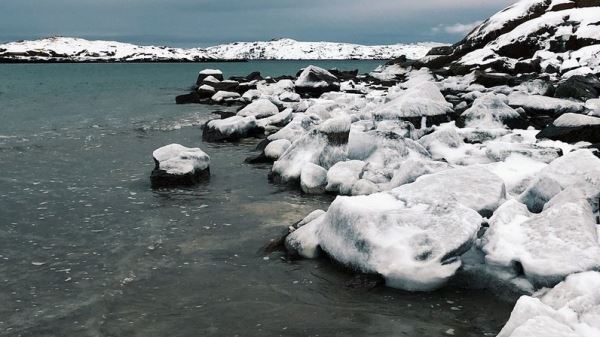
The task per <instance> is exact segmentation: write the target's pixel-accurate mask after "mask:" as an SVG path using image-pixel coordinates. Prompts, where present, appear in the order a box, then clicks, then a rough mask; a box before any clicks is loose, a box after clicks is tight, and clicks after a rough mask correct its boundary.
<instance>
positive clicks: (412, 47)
mask: <svg viewBox="0 0 600 337" xmlns="http://www.w3.org/2000/svg"><path fill="white" fill-rule="evenodd" d="M442 45H443V44H440V43H434V42H423V43H414V44H393V45H379V46H365V45H357V44H350V43H335V42H300V41H296V40H292V39H277V40H272V41H267V42H236V43H230V44H223V45H219V46H215V47H210V48H207V49H206V50H207V52H208V53H209V54H210V55H213V56H214V57H216V58H221V59H236V58H238V59H248V60H259V59H260V60H347V59H375V60H388V59H393V58H397V57H400V56H402V55H406V57H407V58H409V59H419V58H421V57H423V56H425V54H427V52H428V51H429V50H430V49H431V48H433V47H438V46H442Z"/></svg>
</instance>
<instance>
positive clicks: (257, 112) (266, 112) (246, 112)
mask: <svg viewBox="0 0 600 337" xmlns="http://www.w3.org/2000/svg"><path fill="white" fill-rule="evenodd" d="M278 113H279V109H278V108H277V106H276V105H275V104H273V103H272V102H271V101H269V100H268V99H257V100H255V101H254V102H252V103H250V104H248V105H247V106H245V107H244V108H243V109H242V110H240V111H238V113H237V115H238V116H242V117H249V116H254V117H255V118H256V119H260V118H265V117H270V116H273V115H276V114H278Z"/></svg>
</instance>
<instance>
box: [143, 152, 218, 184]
mask: <svg viewBox="0 0 600 337" xmlns="http://www.w3.org/2000/svg"><path fill="white" fill-rule="evenodd" d="M152 157H153V158H154V163H155V168H154V170H153V171H152V174H151V176H150V180H151V182H152V187H155V188H156V187H168V186H178V185H193V184H196V183H198V182H200V181H201V180H204V179H207V178H208V177H209V176H210V168H209V166H210V157H209V156H208V155H207V154H206V153H204V151H202V150H200V149H199V148H188V147H185V146H182V145H179V144H171V145H167V146H163V147H161V148H159V149H156V150H155V151H154V152H152Z"/></svg>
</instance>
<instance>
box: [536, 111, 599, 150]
mask: <svg viewBox="0 0 600 337" xmlns="http://www.w3.org/2000/svg"><path fill="white" fill-rule="evenodd" d="M536 138H538V139H552V140H560V141H563V142H565V143H577V142H589V143H592V144H598V143H600V118H598V117H593V116H586V115H581V114H574V113H566V114H563V115H561V116H560V117H558V118H557V119H556V120H555V121H554V122H553V123H552V124H551V125H549V126H547V127H546V128H544V129H543V130H542V131H540V132H539V133H538V134H537V135H536Z"/></svg>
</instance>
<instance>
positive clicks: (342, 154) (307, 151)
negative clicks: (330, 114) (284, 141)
mask: <svg viewBox="0 0 600 337" xmlns="http://www.w3.org/2000/svg"><path fill="white" fill-rule="evenodd" d="M284 129H285V128H284ZM282 131H283V129H282ZM349 133H350V120H349V119H348V118H345V117H341V118H339V119H330V120H327V121H326V122H325V123H323V124H321V125H319V126H318V127H317V128H313V129H311V130H310V131H308V132H305V133H303V135H302V136H301V137H300V138H298V139H297V140H295V141H294V142H293V143H292V146H290V147H289V148H288V150H287V151H286V152H285V153H284V154H283V155H282V156H281V157H280V158H279V160H277V161H276V162H275V163H274V164H273V169H272V172H271V173H272V175H271V176H272V178H274V179H276V180H280V181H282V182H287V181H293V180H298V179H299V178H300V173H301V170H302V167H304V165H305V164H306V163H313V164H316V165H319V166H321V167H323V168H325V169H329V168H330V167H331V166H333V165H334V164H335V163H337V162H339V161H343V160H345V159H346V158H347V152H348V135H349Z"/></svg>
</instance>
